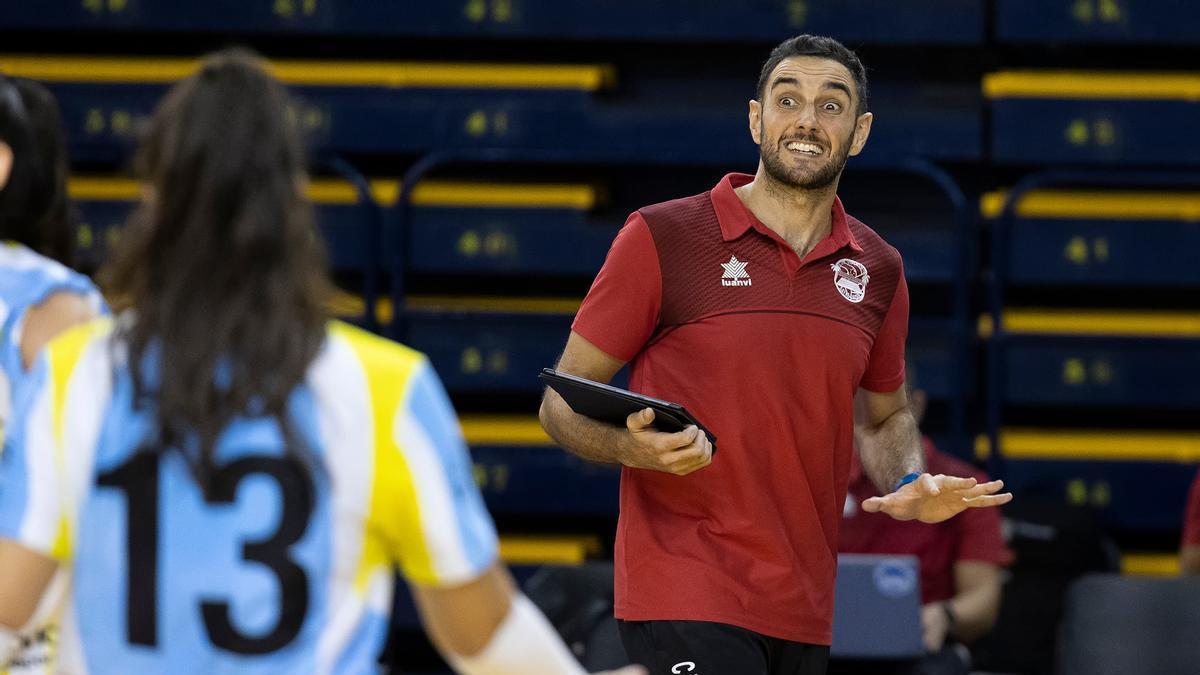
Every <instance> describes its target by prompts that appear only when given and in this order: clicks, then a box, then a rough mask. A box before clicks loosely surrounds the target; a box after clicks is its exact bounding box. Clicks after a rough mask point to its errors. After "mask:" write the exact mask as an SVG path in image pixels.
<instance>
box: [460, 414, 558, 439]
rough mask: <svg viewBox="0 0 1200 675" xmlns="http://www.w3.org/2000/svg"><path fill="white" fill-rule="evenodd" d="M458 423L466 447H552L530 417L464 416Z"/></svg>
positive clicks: (540, 425)
mask: <svg viewBox="0 0 1200 675" xmlns="http://www.w3.org/2000/svg"><path fill="white" fill-rule="evenodd" d="M460 422H461V424H462V430H463V436H465V437H466V439H467V444H468V445H493V446H494V445H519V446H526V447H528V446H552V445H554V441H553V440H551V439H550V437H549V436H547V435H546V432H545V430H543V429H542V424H541V422H539V421H538V418H537V417H533V416H531V415H464V416H463V417H462V419H461V420H460Z"/></svg>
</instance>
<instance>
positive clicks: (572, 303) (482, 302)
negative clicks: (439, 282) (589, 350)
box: [406, 295, 581, 314]
mask: <svg viewBox="0 0 1200 675" xmlns="http://www.w3.org/2000/svg"><path fill="white" fill-rule="evenodd" d="M580 302H581V301H580V300H575V299H569V298H508V297H487V296H449V295H410V296H408V298H407V300H406V304H407V307H408V308H409V309H419V310H426V311H430V310H440V311H460V312H481V313H504V314H574V313H575V312H577V311H578V310H579V304H580Z"/></svg>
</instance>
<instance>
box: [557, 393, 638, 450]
mask: <svg viewBox="0 0 1200 675" xmlns="http://www.w3.org/2000/svg"><path fill="white" fill-rule="evenodd" d="M538 418H539V419H540V420H541V422H542V428H543V429H545V430H546V433H548V434H550V438H553V439H554V442H556V443H558V444H559V445H560V446H562V447H563V448H564V449H566V450H568V451H569V452H571V453H572V454H574V455H576V456H578V457H580V458H582V459H586V460H588V461H591V462H604V463H607V464H619V463H620V459H619V457H620V448H621V446H622V444H623V443H625V442H626V441H627V440H628V436H629V431H628V430H627V429H624V428H621V427H614V426H612V425H611V424H605V423H604V422H597V421H596V420H594V419H591V418H590V417H584V416H583V415H579V414H577V413H576V412H575V411H573V410H571V407H570V406H568V405H567V403H566V401H564V400H563V399H562V397H561V396H559V395H558V393H556V392H555V391H554V390H553V389H547V390H546V396H545V398H543V399H542V407H541V409H540V410H539V411H538Z"/></svg>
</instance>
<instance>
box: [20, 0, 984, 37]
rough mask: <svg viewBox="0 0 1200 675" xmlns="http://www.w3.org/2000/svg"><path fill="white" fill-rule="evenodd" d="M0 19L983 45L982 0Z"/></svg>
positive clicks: (401, 33) (254, 8)
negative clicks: (823, 37) (804, 36)
mask: <svg viewBox="0 0 1200 675" xmlns="http://www.w3.org/2000/svg"><path fill="white" fill-rule="evenodd" d="M0 8H2V10H3V12H4V16H5V21H6V24H7V25H10V26H13V27H18V28H43V29H46V28H51V29H59V30H98V29H110V30H142V31H174V32H189V33H203V32H220V33H230V32H234V33H238V32H240V33H277V32H288V33H302V34H316V35H360V36H361V35H370V36H389V37H405V36H412V37H456V38H471V37H492V38H526V39H529V38H555V39H596V38H609V39H612V38H618V39H633V40H656V41H698V40H709V41H713V40H716V41H732V40H743V41H744V40H781V39H783V38H786V37H788V36H790V35H794V34H796V33H800V32H806V31H807V32H814V33H821V34H832V35H838V36H839V37H840V38H841V39H843V40H846V41H848V42H852V43H861V42H876V43H886V44H977V43H980V42H982V40H983V37H984V2H983V1H982V0H905V1H903V2H897V1H895V0H843V1H840V2H836V1H834V0H800V1H796V0H774V1H770V0H768V1H763V0H757V1H755V2H749V3H742V4H728V5H718V4H708V5H705V6H704V11H699V12H698V11H696V9H697V8H696V6H695V4H694V3H692V2H689V1H688V0H660V1H659V2H655V3H649V4H648V3H645V2H637V1H636V0H609V1H608V2H604V3H597V2H594V1H592V0H560V1H559V2H538V1H530V0H461V1H460V2H446V3H407V2H377V1H376V0H340V1H338V2H333V1H331V0H272V1H270V2H249V3H248V2H239V1H238V0H213V2H208V3H205V4H203V5H195V4H191V3H167V2H161V3H158V2H137V1H134V2H127V1H121V2H113V1H112V0H109V1H108V2H105V1H104V0H83V1H82V2H80V1H79V0H44V1H43V2H39V3H38V4H37V5H36V6H35V5H31V4H28V3H22V2H7V3H0Z"/></svg>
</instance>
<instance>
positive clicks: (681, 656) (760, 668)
mask: <svg viewBox="0 0 1200 675" xmlns="http://www.w3.org/2000/svg"><path fill="white" fill-rule="evenodd" d="M617 625H618V627H619V628H620V631H621V642H622V643H624V645H625V652H626V653H627V654H628V655H629V660H630V661H631V662H632V663H640V664H641V665H643V666H646V668H648V669H649V670H650V675H825V667H826V665H827V664H828V663H829V647H827V646H825V645H810V644H805V643H803V642H792V641H790V640H784V639H782V638H775V637H769V636H766V635H762V634H760V633H755V632H754V631H752V630H747V629H745V628H739V627H737V626H731V625H729V624H724V623H712V622H709V621H617Z"/></svg>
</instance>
